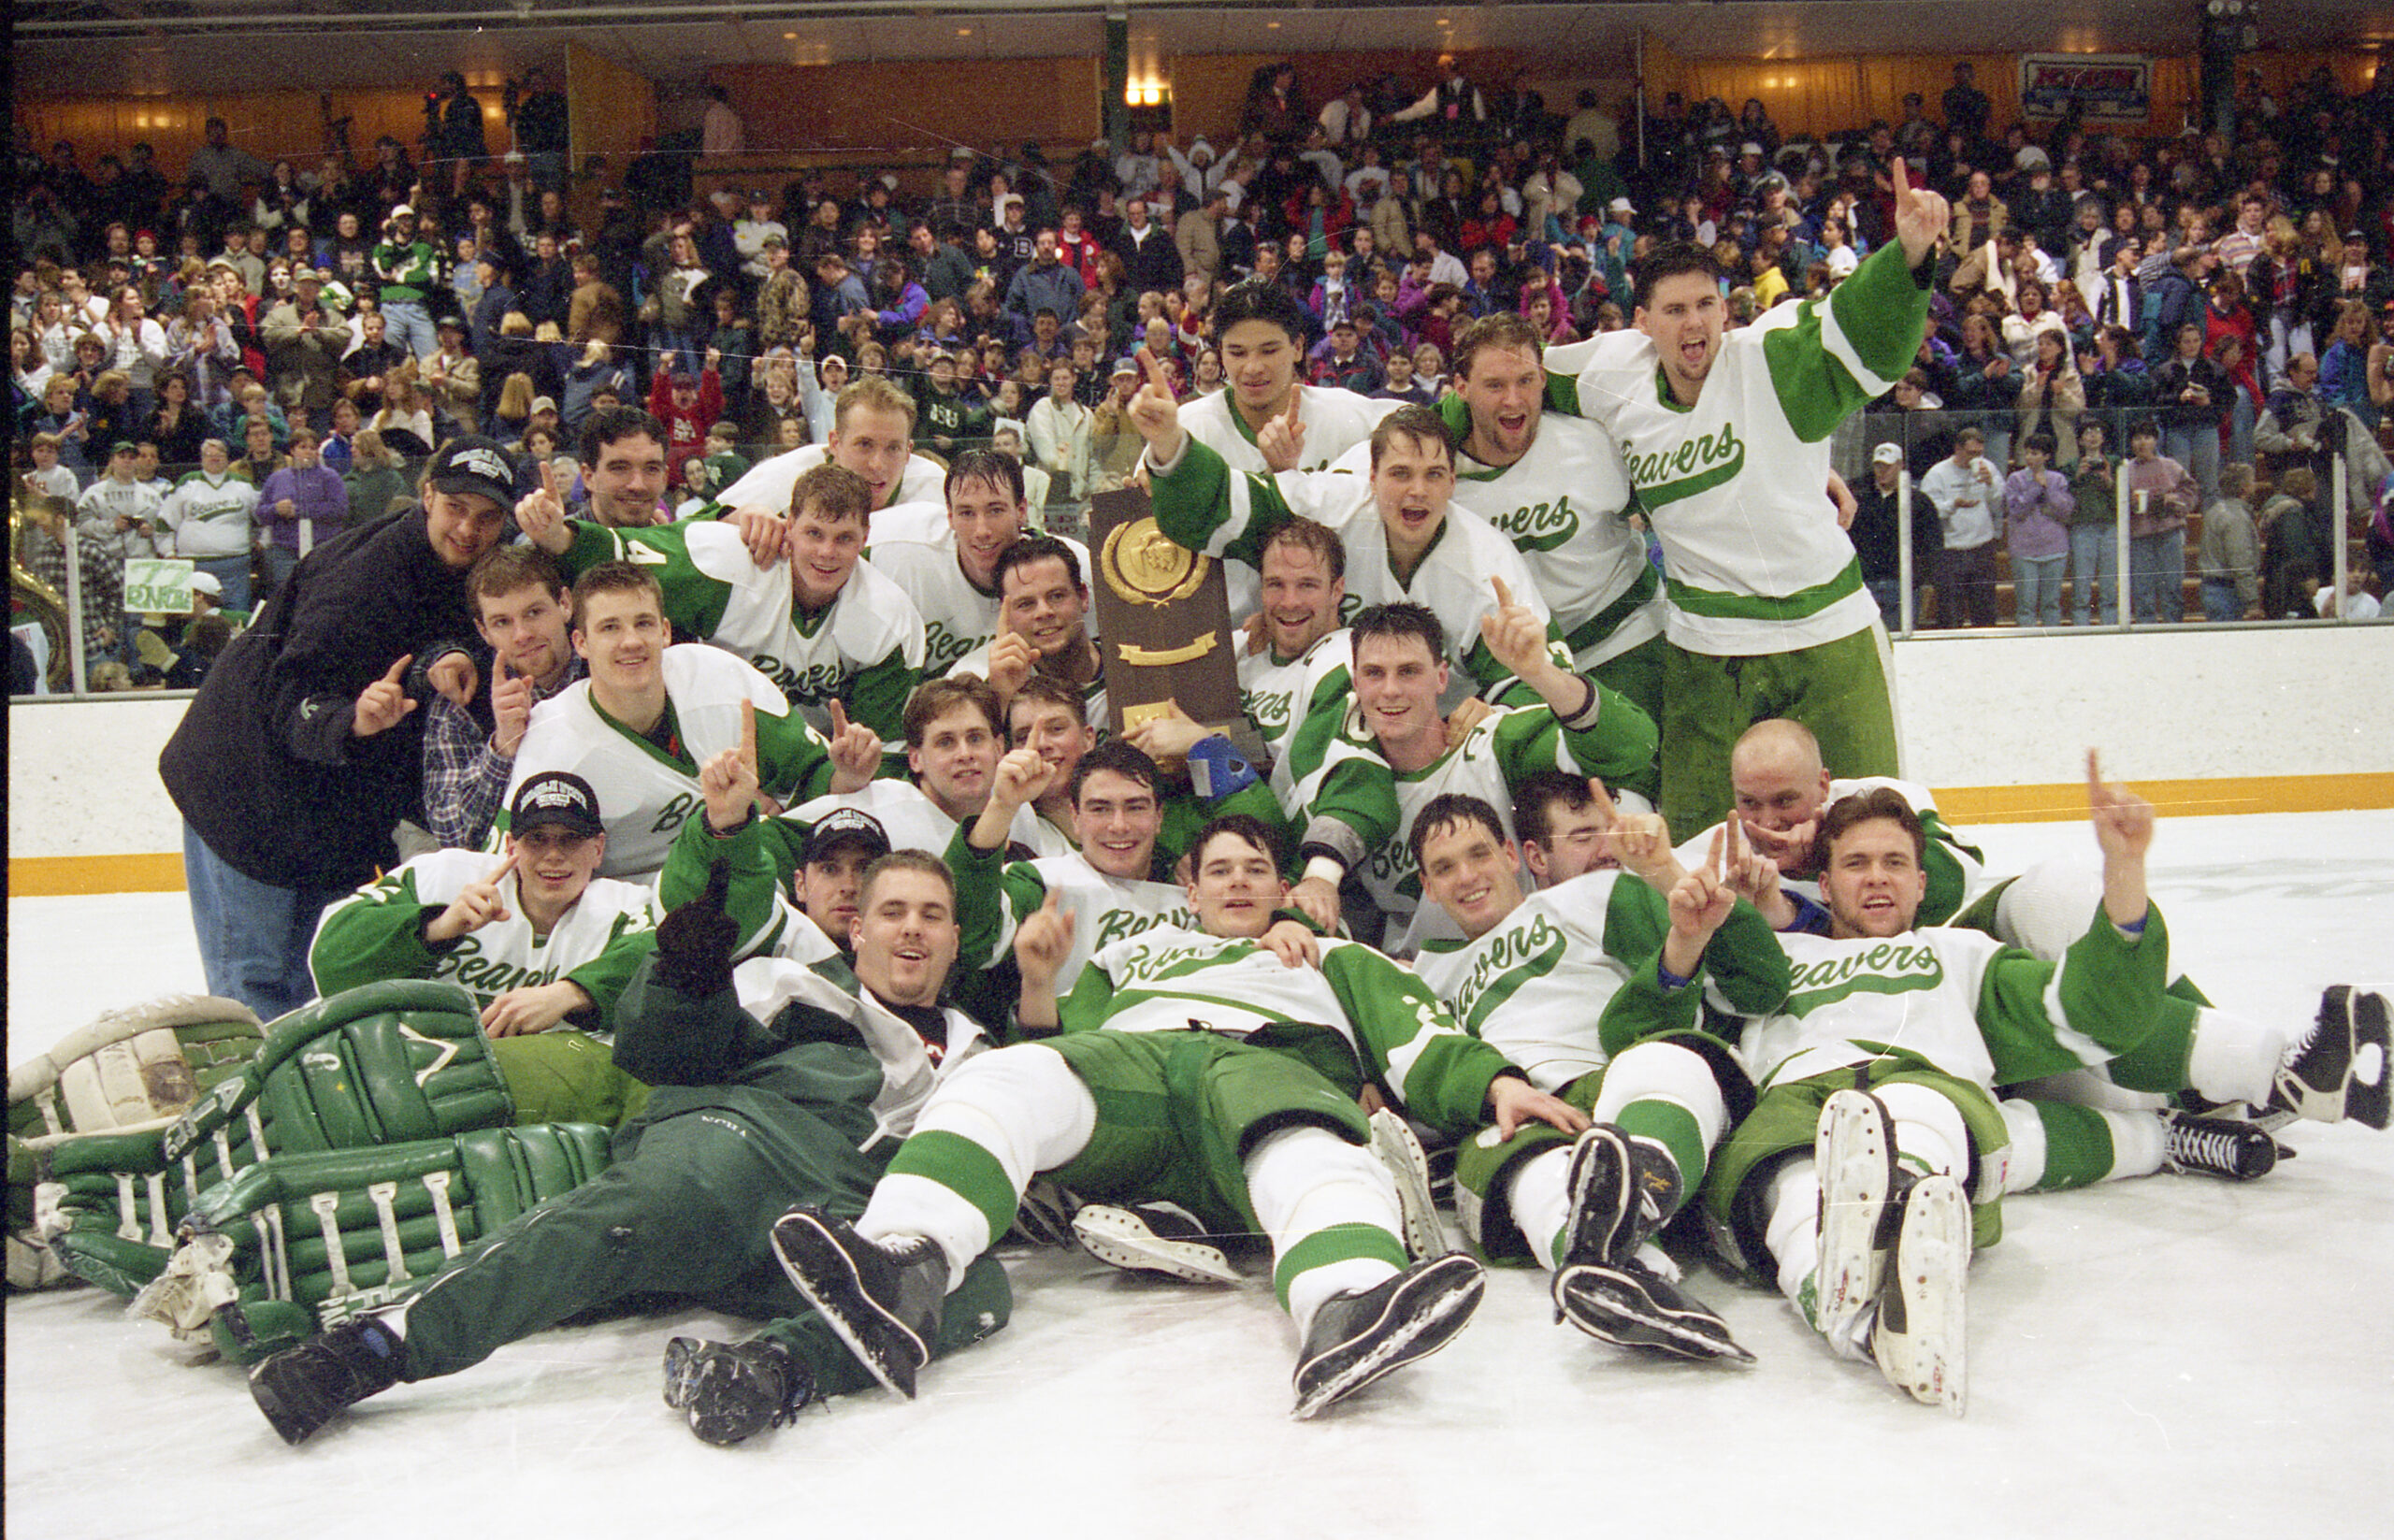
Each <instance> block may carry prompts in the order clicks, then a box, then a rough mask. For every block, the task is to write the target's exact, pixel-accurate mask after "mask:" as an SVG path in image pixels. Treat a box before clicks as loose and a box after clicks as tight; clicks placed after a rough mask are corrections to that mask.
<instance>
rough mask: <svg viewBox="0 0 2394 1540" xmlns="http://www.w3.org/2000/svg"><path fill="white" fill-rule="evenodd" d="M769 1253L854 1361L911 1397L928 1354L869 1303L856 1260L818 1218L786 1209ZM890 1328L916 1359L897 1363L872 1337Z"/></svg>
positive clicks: (883, 1343)
mask: <svg viewBox="0 0 2394 1540" xmlns="http://www.w3.org/2000/svg"><path fill="white" fill-rule="evenodd" d="M773 1255H774V1256H775V1257H777V1258H779V1259H780V1260H781V1264H782V1271H783V1272H784V1273H785V1274H788V1276H789V1281H790V1286H791V1287H792V1288H796V1289H797V1290H798V1291H799V1293H800V1294H801V1295H803V1296H805V1299H806V1303H809V1304H811V1305H813V1306H814V1307H815V1312H816V1314H818V1315H820V1316H821V1317H823V1321H824V1324H825V1325H827V1326H829V1327H830V1329H831V1331H832V1333H833V1334H834V1335H835V1336H837V1337H838V1338H839V1339H840V1340H841V1341H842V1342H843V1343H845V1344H846V1345H847V1348H848V1351H849V1352H851V1353H853V1354H855V1355H856V1359H857V1361H858V1363H861V1364H863V1365H864V1366H865V1368H866V1369H867V1370H868V1371H869V1372H870V1373H871V1374H872V1375H873V1378H875V1379H877V1380H879V1381H880V1382H881V1383H882V1384H883V1385H884V1386H886V1387H887V1388H888V1389H892V1390H895V1391H896V1392H898V1394H900V1395H901V1396H904V1397H905V1398H906V1399H907V1400H908V1401H912V1400H914V1399H915V1371H916V1368H917V1367H919V1366H920V1365H921V1364H922V1363H923V1362H925V1361H927V1360H928V1359H929V1357H930V1355H929V1353H928V1352H926V1351H925V1350H924V1348H923V1342H922V1339H921V1338H919V1337H917V1336H916V1335H915V1333H914V1332H912V1331H908V1330H907V1329H906V1328H905V1327H904V1326H903V1325H902V1324H901V1323H900V1322H898V1321H897V1320H895V1319H893V1318H892V1317H889V1316H888V1315H887V1314H886V1313H885V1312H883V1311H882V1310H881V1309H880V1307H878V1306H877V1305H875V1304H873V1297H872V1296H871V1295H869V1294H867V1293H866V1292H865V1289H864V1280H863V1279H862V1278H860V1277H858V1275H857V1267H856V1263H855V1261H854V1260H853V1259H850V1258H849V1256H848V1254H847V1252H845V1251H844V1250H843V1249H842V1248H841V1247H840V1245H839V1244H838V1243H837V1242H835V1241H834V1240H832V1239H831V1235H830V1232H829V1231H826V1230H825V1229H824V1228H823V1226H822V1224H821V1222H820V1221H818V1220H817V1219H816V1218H815V1216H813V1215H811V1214H785V1215H783V1216H781V1217H780V1218H778V1219H776V1220H774V1221H773ZM810 1269H819V1270H820V1272H821V1274H822V1275H823V1277H824V1278H825V1279H826V1280H827V1282H826V1285H825V1286H824V1287H820V1288H818V1287H817V1286H816V1285H815V1283H813V1282H811V1281H810V1280H809V1278H808V1276H807V1273H808V1271H809V1270H810ZM841 1296H844V1297H841ZM891 1333H894V1334H895V1335H896V1336H897V1337H898V1338H899V1339H900V1340H901V1342H902V1343H904V1344H906V1345H908V1346H912V1347H913V1348H914V1349H915V1352H916V1360H915V1362H913V1363H907V1364H901V1363H900V1362H899V1361H898V1360H897V1359H896V1357H895V1356H894V1355H892V1354H891V1353H890V1352H889V1350H888V1344H887V1341H886V1340H876V1338H886V1336H887V1335H888V1334H891Z"/></svg>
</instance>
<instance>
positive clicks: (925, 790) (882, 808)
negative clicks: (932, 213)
mask: <svg viewBox="0 0 2394 1540" xmlns="http://www.w3.org/2000/svg"><path fill="white" fill-rule="evenodd" d="M1004 720H1005V718H1004V713H1003V712H1000V711H999V710H998V698H997V694H996V692H995V691H993V690H991V689H990V688H989V686H988V684H987V682H985V681H983V680H982V679H981V678H980V677H978V676H977V675H973V674H951V675H948V676H947V677H945V678H943V679H929V680H925V681H924V682H923V683H922V684H920V685H918V686H917V687H916V690H915V693H914V695H913V696H912V697H911V698H908V700H907V702H906V718H905V729H906V768H907V770H909V771H910V772H911V773H910V775H909V777H908V779H906V780H903V781H891V780H875V781H872V782H869V783H867V784H863V785H860V786H857V787H855V788H853V789H849V790H844V791H840V792H836V793H834V794H832V795H830V796H827V797H819V798H816V799H814V800H812V801H807V802H801V803H800V804H799V805H798V806H796V807H794V808H792V809H790V810H789V812H788V813H786V814H785V815H784V816H783V817H782V818H781V819H780V820H778V822H779V823H780V824H781V825H782V827H783V829H784V831H785V832H788V831H793V830H797V829H802V828H809V827H811V826H812V825H813V824H814V823H815V820H817V819H819V818H821V817H823V816H825V815H826V814H827V813H829V812H830V811H831V810H832V809H833V808H842V807H846V808H855V809H857V810H858V811H859V812H863V813H871V814H873V817H874V818H875V819H877V820H878V821H879V822H880V824H881V826H882V828H885V829H887V830H888V832H889V842H890V843H891V844H892V845H893V846H895V847H896V848H897V849H900V850H927V851H931V852H938V851H943V850H945V849H946V848H947V842H948V841H949V840H950V839H951V838H953V837H954V835H955V833H956V828H957V826H958V825H959V824H960V823H962V822H964V821H965V820H967V819H970V818H973V817H977V816H978V815H979V814H980V812H981V810H982V808H984V807H985V806H987V805H988V800H989V791H990V788H991V786H992V785H994V784H995V777H996V774H997V768H998V756H999V755H1000V754H1001V753H1002V743H1003V740H1002V737H1001V736H1000V735H1001V733H1002V727H1003V723H1004ZM1012 828H1013V838H1014V839H1015V840H1016V841H1017V842H1020V843H1021V845H1022V846H1023V847H1024V848H1025V849H1027V850H1031V851H1035V852H1037V853H1038V854H1040V855H1043V856H1048V855H1061V854H1063V853H1064V852H1065V851H1068V850H1070V849H1071V848H1072V842H1071V839H1070V837H1069V836H1068V835H1066V834H1065V833H1064V832H1063V831H1062V830H1060V829H1058V828H1055V827H1054V826H1052V825H1049V824H1047V823H1046V822H1045V821H1044V820H1042V819H1041V818H1040V816H1039V815H1038V813H1035V812H1033V811H1032V810H1031V809H1029V808H1021V809H1017V811H1016V813H1015V817H1014V823H1013V826H1012Z"/></svg>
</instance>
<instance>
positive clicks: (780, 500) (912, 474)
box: [715, 375, 945, 541]
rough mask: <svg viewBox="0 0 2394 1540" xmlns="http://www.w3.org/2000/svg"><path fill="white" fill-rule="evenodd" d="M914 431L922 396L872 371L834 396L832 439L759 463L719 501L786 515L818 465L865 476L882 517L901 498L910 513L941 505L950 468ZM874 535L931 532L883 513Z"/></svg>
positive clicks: (888, 536) (881, 537)
mask: <svg viewBox="0 0 2394 1540" xmlns="http://www.w3.org/2000/svg"><path fill="white" fill-rule="evenodd" d="M914 434H915V400H914V397H913V396H908V395H907V394H906V393H905V392H904V391H902V390H900V389H899V388H898V387H897V386H896V385H893V384H891V383H890V382H889V381H887V380H884V379H882V378H880V377H879V376H875V375H868V376H866V377H865V378H864V379H861V380H858V381H854V382H853V383H850V384H848V385H846V386H844V387H843V388H842V389H841V391H840V394H839V395H838V396H837V397H836V398H834V400H833V402H832V406H831V436H830V437H829V439H826V440H825V441H824V442H823V443H821V444H808V445H806V446H805V447H804V448H801V449H794V450H791V451H790V452H789V453H786V454H776V455H774V456H772V458H771V459H768V460H762V461H759V462H757V465H755V466H754V467H752V468H750V469H749V471H748V473H747V474H746V475H744V476H743V477H741V478H740V480H738V481H736V482H732V483H731V484H730V485H729V486H728V487H726V488H725V489H724V490H723V492H722V493H721V494H720V495H718V496H717V497H716V498H715V504H716V506H717V507H718V509H722V510H731V511H742V510H750V509H754V510H757V511H760V512H762V513H765V514H767V515H769V516H770V517H772V518H773V519H776V520H778V519H780V518H781V517H782V516H783V515H784V514H785V513H786V511H788V509H789V507H790V496H791V493H792V492H793V490H794V489H795V488H796V487H797V485H798V479H799V478H800V477H801V476H803V475H805V474H806V473H807V472H808V471H810V470H813V469H814V468H815V467H817V466H822V465H835V466H839V467H842V468H844V469H847V470H850V471H853V472H855V473H856V474H857V475H858V476H859V477H862V478H863V480H864V483H865V488H866V490H867V491H868V492H869V493H870V494H871V495H872V512H873V514H874V515H876V516H877V515H879V514H880V513H882V512H884V511H887V510H889V509H892V508H895V507H898V506H899V505H901V504H902V505H906V506H907V507H908V509H909V511H911V510H913V509H917V508H919V509H927V510H937V509H938V508H939V506H940V504H941V502H942V500H943V499H942V497H941V495H940V482H941V480H942V478H943V477H944V476H945V471H944V470H943V469H942V468H941V466H940V463H939V462H938V461H937V460H934V459H931V458H930V457H929V456H927V455H921V454H916V453H910V451H909V446H910V445H911V444H912V443H913V442H914ZM902 519H903V516H902V515H901V522H902ZM934 527H935V525H934ZM873 538H874V540H876V541H878V540H906V539H921V538H923V534H922V533H916V532H911V531H901V530H900V529H899V528H898V527H896V524H895V523H892V524H890V525H887V526H885V525H883V523H881V522H880V521H879V520H878V519H877V517H876V520H875V522H874V525H873Z"/></svg>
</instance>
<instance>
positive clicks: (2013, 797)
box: [8, 774, 2394, 899]
mask: <svg viewBox="0 0 2394 1540" xmlns="http://www.w3.org/2000/svg"><path fill="white" fill-rule="evenodd" d="M2128 784H2129V785H2130V786H2131V787H2133V788H2134V789H2135V791H2136V793H2137V795H2139V796H2141V797H2143V798H2145V799H2149V800H2150V801H2151V802H2152V803H2153V805H2154V806H2155V807H2156V808H2157V809H2159V810H2160V813H2161V816H2163V817H2164V818H2201V817H2211V816H2216V815H2219V814H2225V813H2343V812H2347V811H2350V810H2352V809H2356V808H2394V774H2374V775H2249V776H2224V777H2220V778H2218V779H2215V780H2202V781H2131V782H2129V783H2128ZM1934 789H1935V792H1936V796H1937V809H1938V812H1939V813H1941V814H1942V815H1943V816H1944V819H1945V822H1946V823H1947V824H1948V825H1950V826H1952V827H1954V828H1968V827H1969V826H1970V825H1973V824H2043V823H2061V822H2066V821H2069V820H2072V819H2078V818H2084V817H2085V816H2086V788H2085V787H2084V786H2083V785H2080V784H2075V783H2057V784H2053V785H2034V786H1939V787H1936V788H1934ZM182 889H183V858H182V856H180V855H151V856H16V857H13V858H12V859H10V861H9V862H8V894H9V896H10V897H11V898H18V899H54V898H59V897H62V896H65V895H70V894H77V893H180V892H181V891H182Z"/></svg>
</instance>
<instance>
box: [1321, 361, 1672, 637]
mask: <svg viewBox="0 0 2394 1540" xmlns="http://www.w3.org/2000/svg"><path fill="white" fill-rule="evenodd" d="M1438 410H1439V412H1440V414H1441V415H1442V416H1444V417H1445V418H1446V420H1447V425H1448V427H1449V428H1450V429H1451V430H1453V432H1454V435H1455V438H1456V440H1457V441H1458V442H1460V441H1461V440H1462V439H1463V438H1464V435H1465V434H1467V433H1468V432H1469V431H1470V429H1471V410H1470V409H1469V408H1468V407H1465V406H1464V404H1463V402H1462V400H1461V399H1460V398H1458V397H1455V396H1449V397H1447V398H1446V399H1445V400H1443V401H1441V402H1439V403H1438ZM1369 453H1370V451H1369V448H1368V446H1367V447H1366V448H1365V450H1364V451H1363V454H1364V456H1365V459H1364V462H1363V469H1364V470H1365V471H1366V472H1368V470H1369V468H1370V466H1369V458H1368V457H1369ZM1351 457H1352V456H1351V453H1350V458H1351ZM1454 500H1455V504H1456V506H1458V507H1461V508H1467V509H1469V510H1470V511H1473V512H1474V513H1477V514H1478V515H1479V516H1480V517H1481V518H1483V519H1486V520H1487V521H1488V523H1489V524H1490V525H1492V526H1493V528H1494V529H1495V530H1496V532H1497V533H1498V534H1500V535H1502V536H1504V537H1505V538H1506V539H1507V540H1511V541H1512V542H1513V549H1514V550H1516V551H1518V552H1520V553H1521V560H1523V561H1524V562H1526V563H1528V564H1529V569H1530V575H1531V576H1532V577H1534V578H1535V579H1536V580H1537V590H1538V593H1539V595H1540V596H1541V597H1544V598H1545V600H1546V603H1547V608H1549V609H1550V610H1551V611H1553V612H1554V624H1555V626H1557V627H1558V628H1560V629H1561V631H1562V632H1563V641H1564V645H1565V646H1567V647H1569V648H1570V649H1571V655H1572V657H1573V659H1574V660H1575V666H1576V667H1578V668H1580V669H1593V668H1594V667H1595V666H1596V665H1597V664H1599V663H1602V662H1604V661H1605V660H1607V659H1608V658H1612V657H1618V656H1619V655H1622V653H1625V652H1627V651H1629V649H1631V648H1632V647H1635V646H1637V644H1638V643H1639V642H1641V641H1644V640H1647V639H1649V638H1651V637H1658V636H1660V635H1662V634H1663V585H1662V580H1661V577H1660V575H1659V574H1657V573H1656V572H1655V570H1654V564H1653V563H1651V562H1650V561H1648V560H1647V559H1646V540H1645V537H1643V536H1642V535H1640V534H1639V533H1638V532H1637V530H1635V529H1633V528H1631V527H1630V526H1629V518H1628V515H1629V511H1630V492H1629V472H1628V470H1627V469H1626V468H1624V467H1623V466H1622V463H1621V451H1620V450H1618V449H1616V448H1615V447H1614V446H1613V441H1612V439H1610V438H1609V437H1608V436H1607V435H1606V433H1605V430H1604V429H1602V428H1600V427H1598V426H1596V425H1594V423H1590V422H1584V421H1582V420H1580V419H1579V418H1576V417H1565V416H1564V415H1562V414H1561V413H1559V412H1551V413H1548V414H1546V415H1545V416H1543V417H1542V418H1541V419H1540V420H1539V423H1538V429H1537V437H1536V439H1533V440H1531V442H1530V448H1529V453H1526V454H1524V455H1522V456H1521V458H1520V459H1519V460H1516V461H1514V462H1513V463H1512V464H1511V465H1509V466H1487V465H1482V464H1480V463H1479V462H1478V461H1477V460H1475V459H1473V458H1472V457H1471V456H1470V455H1468V454H1466V453H1464V452H1463V451H1462V450H1460V449H1458V450H1457V451H1456V452H1455V497H1454Z"/></svg>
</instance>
